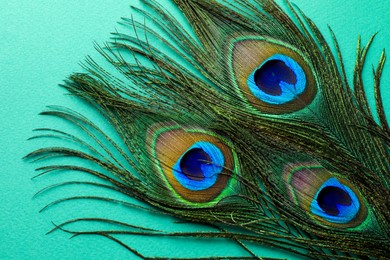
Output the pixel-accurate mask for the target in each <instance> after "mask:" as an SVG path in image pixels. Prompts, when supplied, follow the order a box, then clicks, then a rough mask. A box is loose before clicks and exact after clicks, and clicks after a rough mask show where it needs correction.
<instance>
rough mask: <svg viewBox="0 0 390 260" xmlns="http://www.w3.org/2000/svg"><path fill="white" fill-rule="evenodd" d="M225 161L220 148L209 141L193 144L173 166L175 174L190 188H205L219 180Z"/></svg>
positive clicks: (180, 181)
mask: <svg viewBox="0 0 390 260" xmlns="http://www.w3.org/2000/svg"><path fill="white" fill-rule="evenodd" d="M224 163H225V159H224V156H223V154H222V152H221V150H220V149H218V148H217V147H216V146H215V145H213V144H211V143H208V142H197V143H195V144H194V145H192V146H191V147H190V148H189V149H188V150H187V151H186V152H185V153H184V154H183V155H182V156H181V157H180V158H179V160H178V161H177V162H176V163H175V165H174V166H173V175H174V176H175V178H176V179H177V180H178V181H179V183H180V184H181V185H183V186H184V187H185V188H187V189H190V190H205V189H208V188H210V187H211V186H212V185H214V184H215V182H216V181H217V178H218V175H219V174H220V173H221V172H222V170H223V166H224Z"/></svg>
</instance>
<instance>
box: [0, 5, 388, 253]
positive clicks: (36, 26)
mask: <svg viewBox="0 0 390 260" xmlns="http://www.w3.org/2000/svg"><path fill="white" fill-rule="evenodd" d="M161 2H163V3H164V5H165V3H166V2H168V1H165V0H164V1H161ZM294 2H295V3H296V4H297V5H298V6H299V7H300V8H301V9H302V10H303V11H304V12H305V13H306V14H307V15H308V16H309V17H310V18H312V19H313V20H314V22H315V23H316V24H317V25H318V26H319V27H320V29H321V30H322V31H323V32H324V34H325V36H326V38H327V39H330V36H329V33H328V32H327V28H326V26H327V24H329V25H331V26H332V28H333V30H334V31H335V33H336V35H337V36H338V39H339V43H340V46H341V50H342V53H343V54H344V57H345V63H346V68H347V73H348V75H349V76H351V75H352V70H353V65H354V60H355V59H354V58H355V49H356V48H355V47H356V39H357V37H358V35H359V34H361V35H362V39H363V42H366V41H367V40H368V38H369V36H370V35H371V34H372V33H374V32H378V31H379V32H380V34H379V35H378V37H377V40H376V41H375V43H374V45H373V48H372V50H371V52H370V55H369V57H368V65H369V66H367V69H366V71H365V75H364V78H365V80H366V82H367V87H369V88H370V87H371V83H372V77H371V71H370V65H371V64H372V63H374V64H376V63H377V60H378V58H379V55H380V51H381V49H382V48H386V47H387V48H388V47H389V39H390V29H389V15H388V10H390V2H389V1H381V0H373V1H368V0H367V1H361V0H350V1H344V2H341V1H336V0H322V1H312V0H296V1H294ZM130 3H134V4H135V5H137V6H141V5H140V3H139V2H138V1H133V0H105V1H103V0H99V1H97V0H94V1H92V0H77V1H76V0H68V1H46V0H34V1H27V0H19V1H4V0H3V1H0V21H1V26H0V90H1V91H0V113H1V114H0V115H1V117H0V118H1V119H0V120H1V121H0V122H1V127H0V144H1V151H2V155H1V156H0V165H1V170H0V176H1V180H0V192H1V199H0V207H1V209H0V259H92V258H95V259H112V258H114V259H122V258H123V259H124V258H127V259H128V258H129V256H130V258H132V257H134V256H133V255H131V254H130V253H129V252H128V251H126V250H125V249H123V248H122V247H120V246H119V245H117V244H114V243H112V242H110V241H107V240H106V239H104V238H100V237H76V238H74V239H72V240H69V239H68V238H69V237H70V236H69V235H68V234H66V233H64V232H55V233H53V234H51V235H48V236H46V235H45V233H46V232H47V231H48V230H50V229H51V228H52V227H53V225H52V223H51V221H52V220H53V221H61V220H65V219H67V218H72V216H74V215H72V214H73V213H72V212H74V211H78V212H85V213H86V215H87V216H95V215H100V214H103V213H104V214H106V213H107V214H108V213H111V214H114V215H115V214H116V215H117V216H118V218H121V219H123V220H127V221H128V222H135V223H138V224H140V223H144V224H145V225H149V226H151V227H157V228H160V229H162V228H164V227H165V226H166V225H168V224H169V223H170V222H171V219H169V218H161V219H157V220H156V218H149V216H148V214H145V213H144V214H138V213H133V212H132V211H129V210H127V209H124V208H123V207H120V206H116V208H114V210H112V209H113V208H112V207H111V208H109V207H106V206H107V205H103V204H98V203H95V204H93V203H91V204H88V203H85V202H83V203H82V202H80V203H77V202H74V203H73V204H72V205H68V206H58V207H55V208H53V209H52V210H49V211H45V212H44V213H41V214H39V213H38V211H39V209H40V208H42V207H43V206H44V205H45V204H47V203H48V202H49V201H50V200H52V199H53V198H59V197H61V195H63V194H61V192H62V190H58V191H53V192H51V193H48V194H46V195H45V196H42V197H39V198H36V199H32V196H33V194H34V193H35V192H36V191H38V190H39V189H40V188H42V187H44V186H45V185H48V184H50V183H52V182H53V177H52V176H51V175H48V176H47V177H46V178H42V179H40V180H31V177H32V176H33V175H34V174H35V173H34V168H35V166H37V165H32V164H29V163H27V162H25V161H22V160H21V158H22V157H23V156H24V155H26V154H27V153H28V152H30V151H32V150H33V149H35V148H37V147H40V146H42V145H48V144H49V143H50V140H48V141H41V142H27V141H26V139H27V138H28V137H30V136H31V135H32V129H34V128H37V127H45V126H46V127H53V126H58V127H59V128H61V129H63V130H68V128H71V127H70V126H69V125H66V124H64V123H63V122H59V121H58V120H54V119H52V118H45V117H42V116H38V113H39V112H41V111H42V110H43V109H44V108H45V106H46V105H63V106H67V107H72V108H76V109H80V110H82V111H83V112H85V113H87V114H89V115H91V116H96V115H95V114H94V112H93V111H91V110H90V109H88V108H87V107H86V105H85V104H83V103H82V102H80V101H78V100H75V99H74V98H72V97H69V96H67V95H65V91H64V90H63V89H61V88H59V87H57V85H58V84H59V83H61V81H62V80H63V79H65V78H66V76H68V75H69V74H71V73H72V72H77V71H80V66H79V64H78V63H79V62H80V61H82V60H83V59H84V57H85V56H86V55H89V54H91V55H93V56H94V57H96V56H97V55H96V51H94V49H93V41H96V42H97V43H103V42H104V41H105V40H107V39H108V38H109V36H110V35H109V32H111V31H113V30H114V29H115V28H118V26H117V25H116V21H119V18H120V17H121V16H125V17H130V15H131V10H130V8H129V4H130ZM168 7H169V8H170V5H168ZM136 18H137V17H136ZM141 21H143V20H141ZM389 66H390V65H389V64H387V65H386V67H385V70H384V75H383V81H382V82H383V96H384V97H385V105H386V109H387V115H390V114H389V111H390V90H389V88H388V84H389V82H390V81H389V80H390V68H389ZM369 94H372V91H369ZM370 99H371V100H372V96H371V97H370ZM102 124H104V123H102ZM61 174H62V175H63V176H62V177H66V176H65V174H64V173H60V175H61ZM60 177H61V176H60ZM65 179H66V178H64V180H65ZM77 189H79V190H78V192H81V193H82V192H83V191H80V189H83V187H75V189H74V190H77ZM70 191H72V189H70ZM67 192H68V193H67V194H69V190H68V191H67ZM137 214H138V215H137ZM167 223H168V224H167ZM196 229H197V227H193V230H196ZM128 241H131V243H132V244H134V245H135V247H136V248H137V249H138V250H140V251H141V252H142V253H144V254H148V253H149V254H151V253H158V254H159V255H160V256H166V255H167V254H168V255H170V256H185V253H190V256H192V257H195V256H200V255H199V254H198V255H197V253H206V254H207V252H214V253H215V254H217V255H218V254H228V253H232V254H239V253H240V252H242V250H241V249H240V248H238V247H234V246H232V244H231V243H228V242H226V241H210V240H209V241H206V242H200V243H199V242H196V241H194V240H186V239H184V240H183V239H182V240H181V241H176V240H174V239H165V238H164V239H163V238H160V239H146V238H142V237H135V238H132V239H130V240H128ZM203 248H205V249H204V250H203ZM240 250H241V251H240ZM256 252H264V253H263V254H264V255H268V256H275V257H278V256H279V257H288V254H282V253H281V252H275V253H274V252H273V251H272V250H269V249H258V250H256ZM290 257H291V258H292V256H290Z"/></svg>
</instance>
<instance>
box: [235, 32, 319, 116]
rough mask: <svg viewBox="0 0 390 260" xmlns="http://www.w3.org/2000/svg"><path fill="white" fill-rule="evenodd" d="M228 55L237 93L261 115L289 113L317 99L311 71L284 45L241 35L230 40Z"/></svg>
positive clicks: (302, 60)
mask: <svg viewBox="0 0 390 260" xmlns="http://www.w3.org/2000/svg"><path fill="white" fill-rule="evenodd" d="M231 56H232V57H231V63H230V64H231V65H230V66H231V68H232V73H231V75H232V77H233V82H235V84H236V86H237V87H238V88H237V90H238V91H239V94H240V95H241V96H242V97H244V98H245V99H246V100H247V101H249V104H251V105H252V106H253V107H254V108H256V109H258V110H259V111H260V112H262V113H268V114H285V113H291V112H294V111H297V110H300V109H303V108H305V107H306V106H308V105H309V104H310V103H311V102H312V101H313V99H314V97H315V96H316V93H317V86H316V81H315V79H314V76H313V73H312V68H311V67H310V66H309V63H308V62H307V61H306V60H305V59H304V58H303V56H302V55H301V54H299V53H298V51H296V50H294V49H293V48H292V47H291V48H290V47H289V46H288V45H287V44H282V43H280V44H278V43H276V42H269V41H266V40H264V39H261V38H258V37H255V36H248V37H245V36H243V37H240V38H237V39H234V40H233V43H232V49H231Z"/></svg>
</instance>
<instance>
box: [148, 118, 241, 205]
mask: <svg viewBox="0 0 390 260" xmlns="http://www.w3.org/2000/svg"><path fill="white" fill-rule="evenodd" d="M148 143H149V144H150V149H151V151H150V153H151V155H152V157H153V158H154V159H155V165H156V168H157V169H156V170H157V172H159V173H160V174H161V175H162V176H163V179H165V180H166V181H167V185H169V186H170V187H171V188H172V189H173V191H175V193H177V195H178V196H179V197H180V198H183V199H184V200H186V201H188V202H198V203H206V202H214V201H215V200H216V199H218V197H220V195H222V194H223V191H224V190H226V189H227V187H229V185H230V180H231V177H232V173H233V172H235V168H236V167H237V159H236V155H235V154H234V151H233V149H232V148H231V147H230V146H229V144H228V143H227V141H225V140H222V138H220V137H217V136H215V135H213V134H212V133H209V132H207V131H205V130H203V129H200V128H195V127H187V128H183V127H180V126H178V125H175V124H156V125H154V126H152V127H151V128H150V130H149V140H148Z"/></svg>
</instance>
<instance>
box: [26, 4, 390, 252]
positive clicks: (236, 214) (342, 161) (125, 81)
mask: <svg viewBox="0 0 390 260" xmlns="http://www.w3.org/2000/svg"><path fill="white" fill-rule="evenodd" d="M173 2H174V4H175V5H176V6H177V7H178V8H179V9H180V10H181V11H182V13H183V14H184V16H185V17H186V19H187V20H188V22H189V24H190V25H191V27H192V28H191V30H188V28H186V27H185V26H183V25H182V23H181V22H179V21H178V20H177V19H176V18H175V17H173V16H172V15H171V14H170V13H169V12H168V11H167V10H166V9H165V8H164V7H163V6H161V5H160V4H159V3H158V1H154V0H143V3H144V4H145V6H146V8H145V10H141V9H137V8H134V12H135V13H139V14H142V15H143V16H144V17H146V19H147V20H148V21H151V23H153V28H154V29H153V28H152V27H148V26H147V25H146V24H145V23H140V22H137V21H136V20H133V19H123V20H122V24H123V25H125V26H127V28H128V29H130V30H129V33H127V34H124V33H119V32H117V33H115V34H114V38H113V39H112V41H111V42H110V43H108V44H107V45H106V46H104V47H97V49H98V50H99V52H100V53H101V54H102V55H103V57H104V58H105V59H106V61H108V64H106V65H98V63H97V62H95V61H94V60H92V59H91V58H87V60H86V63H85V64H84V68H85V70H86V71H85V72H84V73H75V74H73V75H71V76H70V77H69V78H68V79H67V80H66V81H65V84H63V87H65V88H66V89H67V90H68V91H69V92H70V93H71V94H73V95H74V96H77V97H79V98H81V99H82V100H84V101H86V102H87V103H88V104H89V105H90V106H91V107H93V108H94V109H96V110H97V111H98V112H99V113H100V114H101V115H102V116H103V117H104V118H105V120H106V121H107V122H109V124H110V125H111V126H112V128H113V129H114V130H115V133H116V134H117V135H118V136H119V138H120V141H121V142H122V143H123V145H120V144H118V143H117V142H116V141H114V140H113V139H112V138H111V137H110V136H109V134H107V133H105V132H104V131H103V130H102V129H101V128H100V127H98V126H97V124H95V123H94V122H93V121H94V120H91V119H88V118H87V117H85V116H83V115H82V114H80V113H78V112H76V111H73V110H70V109H66V108H63V107H50V108H49V109H48V110H47V111H45V112H43V114H44V115H51V116H55V117H59V118H61V119H63V120H65V121H67V122H69V123H71V124H73V125H74V126H76V127H78V128H80V129H81V131H82V132H84V133H85V134H86V136H87V137H88V138H86V139H85V140H84V139H82V138H79V137H77V136H75V135H72V134H69V133H66V132H63V131H61V130H55V129H49V128H42V129H38V131H39V132H41V133H40V134H38V135H37V136H35V137H34V138H38V137H48V136H49V137H56V138H61V139H65V140H67V141H69V142H71V143H73V144H76V145H77V146H76V148H73V147H66V146H52V147H46V148H41V149H38V150H36V151H34V152H32V153H31V154H29V155H28V158H32V159H36V160H40V159H48V158H53V157H54V158H62V157H71V158H75V159H77V160H79V161H85V162H87V166H80V165H78V164H74V165H68V164H61V163H53V164H50V165H46V166H43V167H41V168H40V170H41V171H42V173H41V175H43V174H47V173H49V172H54V171H75V172H82V173H85V174H89V175H92V176H94V177H97V179H100V180H101V182H97V181H96V182H82V181H77V182H76V181H68V182H61V183H58V184H54V185H52V186H49V187H48V188H46V189H44V191H46V190H48V189H52V188H58V187H59V186H65V185H70V184H72V185H73V184H77V185H92V186H94V187H96V188H97V187H99V188H101V189H111V190H114V191H116V192H119V193H121V194H123V195H125V197H128V198H130V197H131V198H135V199H136V200H138V201H141V202H144V203H146V204H148V205H150V206H151V207H147V206H140V204H137V203H130V202H125V201H120V200H115V199H111V198H107V197H104V196H100V197H99V196H96V197H95V196H71V197H66V198H63V199H59V200H56V201H54V202H52V203H50V204H49V205H48V206H47V207H45V209H46V208H48V207H50V206H53V205H55V204H60V203H62V202H64V201H69V200H74V199H85V200H93V199H98V200H103V201H106V202H110V203H121V204H123V205H127V206H130V207H133V208H136V209H139V210H147V211H148V212H150V213H153V214H168V215H172V216H175V217H177V218H180V219H182V220H183V221H188V222H194V223H201V224H204V225H207V226H209V227H212V228H214V229H215V231H207V232H176V233H175V232H173V233H172V232H165V231H161V230H156V229H150V228H145V227H141V226H139V225H132V224H130V223H125V222H119V221H116V220H111V219H106V218H75V219H71V220H68V221H65V222H64V223H62V224H56V226H55V228H54V230H58V229H61V230H64V231H66V232H70V233H72V234H73V235H83V234H84V235H91V234H92V235H100V236H104V237H107V238H109V239H111V240H113V241H115V242H117V243H119V244H120V245H122V246H124V247H125V248H126V249H128V250H129V251H131V252H132V253H134V254H135V255H137V256H139V257H143V255H141V254H140V253H139V252H138V251H137V250H136V249H134V248H133V247H132V245H131V244H127V243H125V242H123V240H121V239H120V238H118V237H117V236H116V235H128V236H134V235H145V236H146V235H148V236H161V237H162V236H174V237H196V238H199V239H210V238H223V239H229V240H232V241H233V242H234V243H237V244H238V245H240V246H242V247H243V248H244V249H245V250H246V251H247V253H248V254H247V256H246V258H255V257H258V256H256V255H255V254H254V253H253V252H252V251H251V250H250V249H249V248H248V247H247V246H246V245H247V244H248V243H255V244H264V245H267V246H271V247H277V248H280V249H283V250H287V251H290V252H293V253H295V254H299V255H303V256H306V257H308V258H329V259H336V258H340V259H342V258H346V259H349V258H365V259H374V258H386V256H387V257H388V256H389V254H390V252H389V248H390V208H389V201H390V193H389V190H390V189H389V180H390V179H389V169H390V158H389V143H390V130H389V125H388V123H387V119H386V115H385V112H384V107H383V104H382V99H381V90H380V78H381V74H382V70H383V68H384V63H385V53H384V52H383V53H382V55H381V57H380V60H379V64H378V66H377V67H376V68H375V69H373V74H374V92H375V101H376V106H375V110H373V108H372V107H370V106H369V104H368V100H367V97H366V94H365V89H364V86H363V80H362V71H363V67H364V65H365V60H366V55H367V52H368V50H369V47H370V45H371V43H372V41H373V39H374V36H373V37H372V38H371V39H370V40H369V42H368V44H367V45H366V46H364V47H362V45H361V43H360V41H359V43H358V48H357V60H356V64H355V69H354V73H353V84H352V86H353V87H352V88H351V86H350V83H349V82H348V80H347V75H346V73H345V69H344V65H343V60H342V55H341V52H340V49H339V46H338V43H337V40H336V37H335V36H334V34H333V33H332V36H333V39H334V43H333V44H332V46H333V45H334V46H335V49H336V51H335V52H334V53H335V54H333V53H332V50H331V47H330V45H329V44H328V43H327V42H326V41H325V39H324V37H323V36H322V34H321V32H320V31H319V30H318V28H317V27H316V25H315V24H314V23H313V22H312V21H311V20H310V19H309V18H308V17H306V16H305V15H304V14H303V13H302V12H301V11H300V10H299V9H298V8H297V7H294V6H292V5H291V4H290V3H289V2H288V1H287V3H286V5H287V7H288V10H286V11H287V13H286V12H285V11H284V10H283V9H282V8H281V7H279V6H278V5H277V4H276V3H275V2H274V1H272V0H256V1H255V0H254V1H250V0H243V1H228V2H223V3H220V2H217V1H214V0H208V1H204V0H173ZM132 31H133V33H132ZM331 32H332V31H331ZM376 117H377V118H376ZM92 143H94V144H97V145H98V148H96V147H95V146H93V145H92ZM56 160H57V159H56ZM56 160H54V162H56ZM77 160H76V161H77ZM51 162H53V161H51ZM124 200H125V199H124ZM75 222H101V223H109V224H112V225H113V226H115V227H116V229H110V230H92V231H91V230H87V231H75V230H72V229H70V228H69V226H70V225H71V224H74V223H75Z"/></svg>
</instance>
